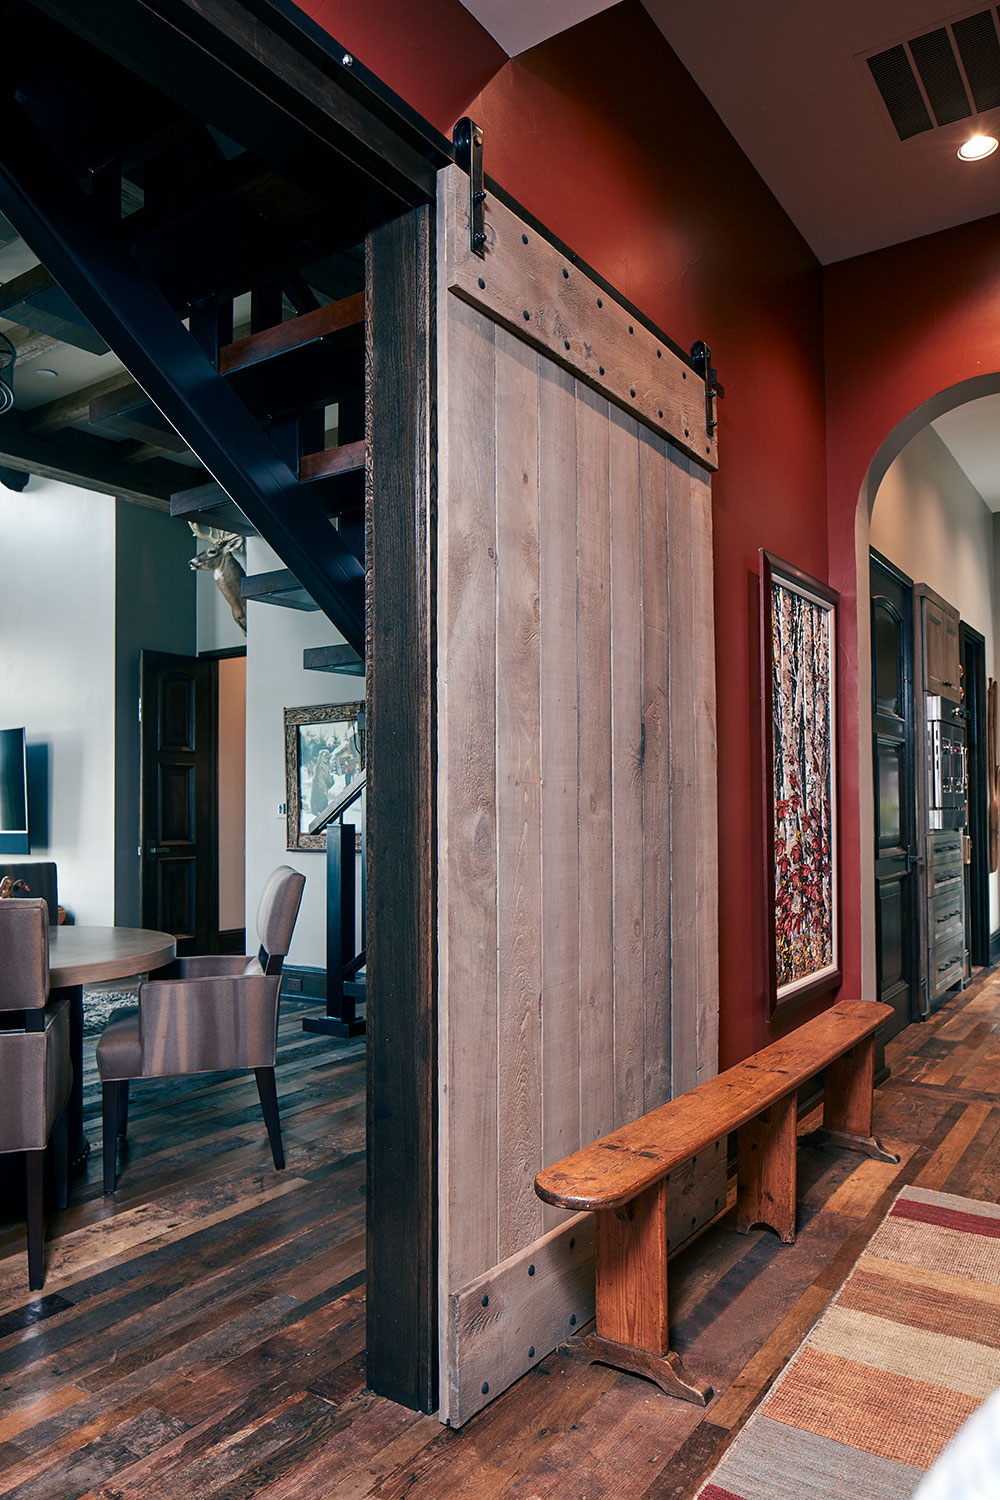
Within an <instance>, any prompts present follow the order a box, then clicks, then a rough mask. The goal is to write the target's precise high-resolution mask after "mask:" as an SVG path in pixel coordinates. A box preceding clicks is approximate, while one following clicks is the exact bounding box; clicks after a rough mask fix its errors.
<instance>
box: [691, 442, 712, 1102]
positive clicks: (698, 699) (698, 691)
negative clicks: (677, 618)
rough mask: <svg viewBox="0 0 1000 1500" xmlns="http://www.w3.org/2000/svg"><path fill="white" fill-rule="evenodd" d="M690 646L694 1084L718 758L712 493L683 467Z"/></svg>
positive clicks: (701, 1036)
mask: <svg viewBox="0 0 1000 1500" xmlns="http://www.w3.org/2000/svg"><path fill="white" fill-rule="evenodd" d="M688 470H689V474H690V485H689V496H690V504H691V565H692V572H693V599H692V617H691V629H692V634H693V640H694V646H693V656H694V671H695V704H694V707H695V715H694V761H695V803H696V806H697V829H698V845H697V849H698V865H697V870H696V875H695V882H696V890H697V939H696V942H697V964H698V1019H697V1082H698V1083H701V1082H702V1080H703V1079H705V1078H714V1077H715V1075H716V1073H717V1072H718V1071H719V792H718V785H719V783H718V775H719V765H718V761H719V757H718V736H717V724H718V719H717V712H716V702H715V569H714V567H713V562H712V490H711V486H710V484H709V483H708V481H707V479H706V478H705V477H704V475H703V473H702V471H701V470H700V469H699V468H698V466H697V464H694V463H691V462H689V463H688Z"/></svg>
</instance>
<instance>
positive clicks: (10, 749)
mask: <svg viewBox="0 0 1000 1500" xmlns="http://www.w3.org/2000/svg"><path fill="white" fill-rule="evenodd" d="M30 852H31V847H30V844H29V842H28V773H27V756H26V753H25V741H24V730H23V729H0V854H29V853H30Z"/></svg>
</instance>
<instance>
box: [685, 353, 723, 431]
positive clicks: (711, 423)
mask: <svg viewBox="0 0 1000 1500" xmlns="http://www.w3.org/2000/svg"><path fill="white" fill-rule="evenodd" d="M691 363H692V364H693V365H694V367H695V369H696V370H697V372H698V374H699V375H700V376H701V378H702V379H703V380H704V382H705V427H706V429H707V431H708V435H709V437H714V436H715V429H716V428H717V427H718V425H719V419H718V417H717V416H716V415H715V412H716V405H715V402H716V399H717V398H718V400H720V401H721V400H722V398H723V396H724V395H725V394H726V392H725V389H724V387H723V386H721V385H720V384H719V381H718V379H717V378H716V373H715V371H714V370H713V368H712V351H711V349H710V348H709V347H708V345H707V344H706V343H705V340H704V339H698V341H697V343H694V344H692V345H691Z"/></svg>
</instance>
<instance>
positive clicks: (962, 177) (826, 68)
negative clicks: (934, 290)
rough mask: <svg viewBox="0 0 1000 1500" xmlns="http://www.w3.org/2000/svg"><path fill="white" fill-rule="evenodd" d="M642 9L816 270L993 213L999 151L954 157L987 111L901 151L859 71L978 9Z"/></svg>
mask: <svg viewBox="0 0 1000 1500" xmlns="http://www.w3.org/2000/svg"><path fill="white" fill-rule="evenodd" d="M644 3H645V6H646V9H647V10H648V12H649V14H650V15H651V16H652V18H653V20H654V21H655V22H656V24H657V25H658V26H659V28H660V30H661V31H662V32H663V34H664V36H665V37H666V38H667V40H668V41H669V42H670V44H671V46H672V47H673V48H674V50H675V51H676V52H677V54H678V56H679V57H680V59H681V61H682V62H683V63H684V66H685V67H686V68H687V70H688V72H689V73H691V75H692V76H693V77H694V79H695V80H696V82H697V83H698V85H699V86H700V88H701V89H702V91H703V92H704V93H705V94H706V95H707V96H708V98H709V100H710V101H711V103H712V104H713V105H714V107H715V109H716V111H717V113H718V114H719V115H720V116H721V117H722V119H723V121H724V122H725V124H726V125H727V127H728V128H729V131H730V133H731V134H732V135H733V136H735V138H736V139H737V141H738V142H739V143H740V145H741V146H742V148H743V150H744V151H745V152H746V154H747V156H748V157H749V158H750V160H751V161H752V162H753V164H754V166H755V167H756V168H757V171H758V172H759V173H760V175H761V176H762V177H763V178H764V181H765V182H766V183H767V184H768V186H769V187H770V188H771V191H772V192H773V193H774V195H775V197H776V198H777V199H778V200H779V202H780V203H781V204H782V206H783V207H784V209H785V210H786V212H787V213H788V214H789V216H790V217H791V218H792V219H793V220H794V222H795V224H796V225H797V227H798V229H799V230H800V232H801V233H802V235H803V236H804V237H805V239H806V240H808V242H809V244H810V245H811V246H812V248H813V250H814V251H815V253H816V255H817V256H818V257H819V259H820V260H821V261H822V262H823V263H824V264H829V263H830V262H831V261H836V260H842V259H844V258H846V257H847V256H852V255H858V254H861V253H863V252H865V251H868V250H875V249H880V248H881V247H883V246H885V245H891V244H896V243H897V242H899V241H901V240H908V239H913V238H915V237H916V236H918V235H922V234H929V233H932V232H933V231H935V230H938V229H946V228H950V227H951V226H952V225H954V224H962V223H966V222H968V221H969V220H971V219H978V218H982V217H983V216H984V215H986V214H991V213H996V212H997V211H998V210H1000V152H998V153H996V154H995V155H994V156H992V157H990V158H988V159H987V160H986V161H982V162H974V163H966V162H960V161H958V160H957V158H956V155H955V153H956V151H957V150H958V147H959V145H960V144H961V143H962V141H963V140H965V139H966V137H967V136H968V135H970V134H971V133H972V129H973V125H975V127H976V128H979V129H985V130H987V131H989V132H990V133H992V134H997V133H1000V109H992V110H987V111H984V112H982V113H980V114H978V115H976V116H975V117H974V120H968V119H966V120H958V121H956V122H954V123H953V124H949V125H944V126H940V127H938V128H936V129H931V130H928V131H925V132H922V133H921V134H918V135H915V136H913V137H912V138H911V139H909V140H906V141H903V142H901V141H900V140H899V139H898V136H897V134H896V132H895V131H894V130H893V128H892V125H891V123H890V121H889V118H888V115H887V113H886V110H885V107H884V105H883V103H882V101H881V99H880V98H879V95H878V92H877V90H876V88H875V86H874V84H873V81H872V77H871V73H870V71H869V69H868V66H867V63H866V61H865V58H866V57H867V56H868V55H870V54H871V53H874V52H879V51H882V50H884V49H886V48H889V47H891V46H892V45H893V44H895V43H898V42H902V41H904V40H909V39H910V38H911V37H914V36H917V35H920V34H924V33H926V32H930V31H933V30H934V29H935V28H937V27H940V26H942V25H943V24H944V23H945V22H949V21H952V20H955V19H958V18H960V17H964V16H968V15H970V14H972V13H973V12H974V11H976V10H980V11H981V10H983V9H984V8H985V7H984V6H983V5H982V3H980V5H979V6H969V5H966V6H965V7H963V8H962V9H959V10H956V9H955V8H954V6H953V5H952V6H949V5H948V4H942V3H941V0H880V3H879V4H877V5H873V4H872V3H871V0H836V4H832V5H819V4H815V3H813V0H807V3H805V4H803V0H760V3H757V4H754V5H747V4H746V0H713V3H712V4H711V5H706V4H705V3H704V0H644ZM705 166H706V170H707V171H709V172H710V171H711V162H706V164H705Z"/></svg>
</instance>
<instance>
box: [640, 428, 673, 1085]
mask: <svg viewBox="0 0 1000 1500" xmlns="http://www.w3.org/2000/svg"><path fill="white" fill-rule="evenodd" d="M639 487H640V496H641V500H640V504H641V523H642V640H643V647H642V718H643V745H644V752H643V775H642V826H643V928H644V933H645V940H646V942H645V952H644V955H643V1031H644V1033H645V1057H644V1070H645V1078H644V1097H643V1110H644V1111H646V1110H650V1109H655V1108H656V1106H657V1105H659V1104H664V1103H665V1102H666V1101H667V1099H669V1097H670V999H671V997H670V738H669V735H670V730H669V720H668V702H667V683H668V666H669V662H668V650H669V643H668V615H667V610H668V603H667V497H666V459H665V457H664V445H663V444H662V443H661V442H660V440H659V439H658V438H655V437H654V436H653V434H652V433H650V432H648V431H647V430H645V429H640V434H639Z"/></svg>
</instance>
